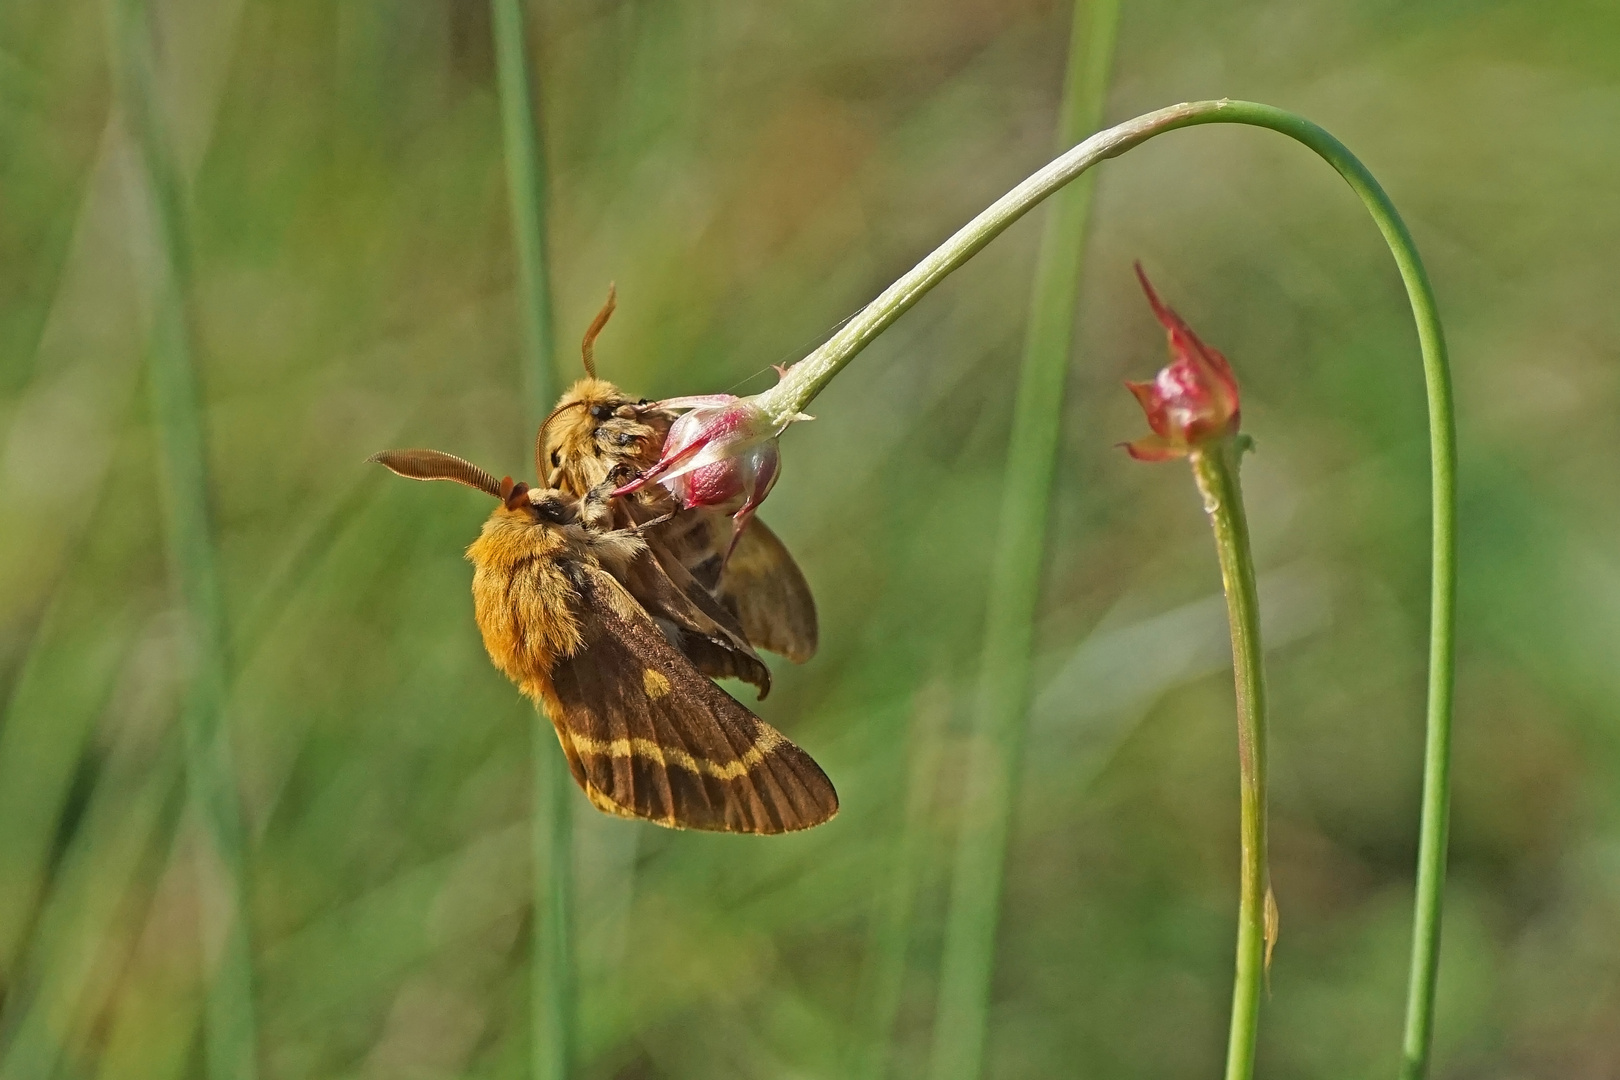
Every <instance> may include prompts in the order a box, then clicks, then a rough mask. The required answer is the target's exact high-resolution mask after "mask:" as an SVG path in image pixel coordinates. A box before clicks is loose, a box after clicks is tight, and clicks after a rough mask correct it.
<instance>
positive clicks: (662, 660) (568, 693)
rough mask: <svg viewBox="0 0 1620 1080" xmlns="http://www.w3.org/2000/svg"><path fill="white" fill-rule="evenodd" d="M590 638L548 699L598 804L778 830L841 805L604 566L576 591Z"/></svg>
mask: <svg viewBox="0 0 1620 1080" xmlns="http://www.w3.org/2000/svg"><path fill="white" fill-rule="evenodd" d="M579 596H580V609H581V610H580V626H581V630H582V632H583V641H582V644H581V646H580V648H579V649H578V650H576V651H575V653H574V654H573V655H572V656H570V657H565V658H562V659H559V660H558V661H557V662H556V664H555V665H554V666H553V668H552V671H551V682H552V694H553V695H554V697H555V701H548V702H547V704H548V706H549V707H550V711H551V714H552V721H553V723H554V724H555V725H556V728H557V735H558V738H559V739H560V740H561V742H562V746H563V752H564V753H565V754H566V755H567V757H568V764H569V767H570V768H571V769H572V770H573V773H574V779H576V780H577V781H579V784H580V786H581V787H582V788H584V789H585V794H586V796H587V797H589V798H590V800H591V802H592V803H594V804H595V805H596V806H597V807H599V808H600V809H603V810H606V811H607V812H609V813H613V814H619V815H621V816H625V817H637V818H645V819H647V820H648V821H653V822H656V823H658V824H660V825H666V826H669V827H671V828H679V829H708V830H714V831H719V832H740V833H781V832H793V831H795V830H798V829H807V828H809V827H811V826H812V825H819V824H821V823H822V822H824V821H826V820H828V819H829V818H831V817H832V816H833V815H834V814H836V813H837V812H838V795H837V793H836V792H834V791H833V786H832V783H831V782H830V781H828V779H827V776H826V774H825V773H823V772H822V771H821V769H820V767H818V766H817V765H816V763H815V762H814V761H813V760H811V758H810V755H808V754H806V753H805V752H804V751H803V750H801V749H799V748H798V747H797V746H795V745H794V744H793V743H791V742H789V741H788V739H787V738H786V737H785V736H783V735H782V733H781V732H779V731H777V730H776V729H775V728H772V727H771V726H770V725H768V724H766V723H765V722H764V721H763V720H761V719H759V717H757V716H755V715H754V714H753V713H751V712H749V711H748V710H747V709H745V708H744V707H743V706H742V705H740V704H739V703H738V702H737V701H736V700H735V699H733V698H732V697H731V696H730V695H728V694H727V693H726V692H725V691H723V690H721V689H720V688H719V687H718V686H716V685H715V684H714V683H712V682H710V681H709V679H708V678H706V677H705V676H703V675H702V674H700V673H699V672H698V671H697V669H696V668H694V667H693V666H692V665H691V664H690V663H688V662H687V661H686V659H685V658H684V657H683V656H681V654H680V653H678V652H676V651H675V649H674V647H673V646H671V645H670V644H669V642H668V641H667V640H665V638H664V636H663V635H662V634H661V633H659V631H658V629H657V628H656V627H655V626H654V625H653V623H652V621H651V619H650V618H647V617H645V616H643V615H642V614H641V613H640V612H639V611H637V610H635V607H634V604H633V602H632V601H631V600H630V597H629V596H628V595H627V594H625V593H624V592H623V589H622V587H621V586H620V585H619V584H618V582H617V581H615V580H614V579H613V578H611V577H609V576H608V575H607V574H606V573H605V572H600V571H595V570H590V571H587V572H586V573H585V574H583V575H582V578H581V581H580V588H579Z"/></svg>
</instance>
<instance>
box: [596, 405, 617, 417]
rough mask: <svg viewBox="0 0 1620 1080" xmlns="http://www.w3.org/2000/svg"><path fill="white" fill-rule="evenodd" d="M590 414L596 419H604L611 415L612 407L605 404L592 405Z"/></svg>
mask: <svg viewBox="0 0 1620 1080" xmlns="http://www.w3.org/2000/svg"><path fill="white" fill-rule="evenodd" d="M591 415H592V416H593V417H595V418H596V419H598V420H606V419H607V418H608V417H610V416H612V415H613V409H612V408H611V407H610V406H607V405H592V406H591Z"/></svg>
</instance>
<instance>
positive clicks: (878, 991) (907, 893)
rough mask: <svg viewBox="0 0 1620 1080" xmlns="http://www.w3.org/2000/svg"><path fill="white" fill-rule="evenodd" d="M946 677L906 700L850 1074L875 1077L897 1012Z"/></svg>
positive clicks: (860, 1079) (929, 821)
mask: <svg viewBox="0 0 1620 1080" xmlns="http://www.w3.org/2000/svg"><path fill="white" fill-rule="evenodd" d="M947 693H948V691H947V688H946V684H944V683H943V682H938V681H936V682H932V683H929V684H927V685H925V686H923V687H922V688H920V689H919V690H918V692H917V694H916V696H915V698H914V700H913V704H912V715H911V730H910V734H909V737H908V738H907V739H906V740H905V744H904V745H903V746H902V747H900V749H901V751H902V755H901V761H900V763H899V764H897V769H898V770H900V771H903V772H904V773H905V776H906V787H905V802H904V806H903V809H902V814H901V819H900V827H899V828H898V829H897V830H896V836H895V840H894V844H893V848H892V855H891V857H890V860H889V873H888V877H887V880H886V881H885V882H884V889H883V891H882V892H881V894H880V895H879V897H878V902H877V904H876V905H874V912H873V919H872V935H871V944H870V947H869V948H868V950H867V966H866V969H865V970H864V971H863V972H862V982H863V984H864V985H863V986H862V988H861V989H862V992H861V994H860V996H859V999H858V1000H859V1001H860V1002H861V1003H862V1005H863V1011H864V1015H863V1017H862V1019H863V1024H862V1028H863V1033H862V1034H863V1037H862V1038H861V1040H860V1043H859V1044H858V1046H857V1047H856V1049H855V1053H854V1054H853V1055H852V1062H853V1065H852V1068H851V1069H850V1070H849V1075H850V1076H851V1077H853V1078H855V1080H882V1078H883V1077H884V1076H886V1075H888V1073H889V1070H890V1067H891V1064H892V1061H891V1059H892V1057H893V1041H894V1026H895V1022H896V1021H897V1020H898V1019H899V1016H900V1007H901V1004H902V1000H903V997H904V991H905V981H906V958H907V956H908V954H909V952H910V948H911V939H912V927H913V921H914V916H915V914H916V906H917V890H918V887H919V883H920V882H921V880H922V878H923V876H924V874H925V872H926V867H927V862H928V860H927V854H928V851H927V849H928V842H929V839H930V836H931V835H932V831H933V826H934V821H933V819H934V813H933V811H934V791H935V781H936V778H937V777H938V774H939V763H940V757H941V754H942V752H943V750H944V738H943V735H944V728H945V720H946V717H947V716H948V714H949V711H950V709H949V701H948V698H947Z"/></svg>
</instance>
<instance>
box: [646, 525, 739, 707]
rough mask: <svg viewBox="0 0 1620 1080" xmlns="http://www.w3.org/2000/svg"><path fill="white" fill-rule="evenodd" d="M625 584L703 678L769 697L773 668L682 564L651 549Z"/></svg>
mask: <svg viewBox="0 0 1620 1080" xmlns="http://www.w3.org/2000/svg"><path fill="white" fill-rule="evenodd" d="M621 584H623V585H624V586H625V588H627V589H628V590H629V591H630V595H631V596H632V597H634V598H635V600H636V602H637V603H638V604H640V605H641V607H642V609H643V610H645V611H646V612H647V614H649V615H651V616H652V617H653V619H654V620H656V622H657V625H658V628H659V629H660V630H662V631H663V632H664V636H665V637H666V638H668V639H669V640H670V641H671V642H672V643H673V644H674V646H675V648H676V649H677V650H679V651H680V652H681V653H682V654H684V655H685V656H686V658H687V659H688V660H690V661H691V662H692V663H693V664H694V665H695V666H696V667H697V669H698V670H699V671H701V672H702V673H703V674H705V675H710V676H713V677H714V678H717V679H724V678H731V679H741V680H742V681H744V682H747V683H752V684H753V685H754V687H755V689H757V690H758V691H759V696H760V698H761V699H764V697H765V696H766V695H767V694H769V693H770V692H771V669H770V668H768V667H766V666H765V662H764V661H763V660H761V659H760V658H759V653H757V652H755V651H754V648H753V646H752V645H750V644H749V643H748V639H747V638H746V637H745V636H744V635H743V631H742V627H741V625H739V624H738V622H737V619H736V616H734V615H733V614H732V613H731V612H729V611H727V610H726V609H725V608H724V607H722V606H721V605H720V603H719V601H717V600H715V599H714V597H712V596H710V595H709V594H708V592H707V591H705V590H704V589H703V587H702V586H700V585H699V584H698V583H697V582H696V581H694V580H693V579H692V576H691V575H690V574H688V573H687V572H686V569H685V567H683V566H681V564H680V563H679V562H678V561H676V560H675V559H673V558H671V557H669V556H668V555H667V554H666V553H664V552H662V551H661V550H659V549H657V548H652V549H651V550H649V551H648V552H647V553H646V554H644V555H643V556H641V557H640V558H638V559H636V560H635V562H634V563H632V564H631V566H630V567H629V570H628V572H627V573H626V574H625V576H624V577H623V578H622V579H621Z"/></svg>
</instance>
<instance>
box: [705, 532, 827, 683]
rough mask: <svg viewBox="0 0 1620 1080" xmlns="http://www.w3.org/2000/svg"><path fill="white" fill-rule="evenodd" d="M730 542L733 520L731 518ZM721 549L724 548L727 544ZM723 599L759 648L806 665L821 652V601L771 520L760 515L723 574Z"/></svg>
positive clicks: (742, 537) (743, 538)
mask: <svg viewBox="0 0 1620 1080" xmlns="http://www.w3.org/2000/svg"><path fill="white" fill-rule="evenodd" d="M725 525H726V527H727V535H726V537H725V542H726V543H730V539H731V538H730V535H729V529H730V525H731V522H730V520H729V519H727V520H725ZM719 550H721V551H724V550H725V548H724V547H721V548H720V549H719ZM718 592H719V599H720V602H721V603H722V604H724V605H725V606H726V607H727V608H728V609H730V610H731V612H732V614H734V615H736V616H737V621H738V622H739V623H741V624H742V628H743V634H744V635H745V636H746V637H747V638H748V640H749V641H750V642H752V643H753V645H754V647H755V648H756V649H765V650H767V651H769V652H773V653H777V654H778V655H780V656H785V657H787V658H788V659H789V660H792V661H793V662H794V663H795V664H802V663H804V662H805V661H806V660H808V659H810V658H811V657H812V656H814V655H815V654H816V645H817V638H818V631H817V627H816V602H815V600H814V599H813V598H812V597H811V595H810V586H809V584H808V583H806V582H805V580H804V574H803V572H802V571H800V569H799V565H798V564H797V563H795V562H794V561H793V556H792V555H790V554H788V549H787V546H786V545H785V544H783V543H782V541H781V540H779V539H777V536H776V534H775V533H773V532H771V530H770V529H768V528H766V527H765V523H764V522H763V521H760V520H759V519H758V518H754V519H753V520H752V521H750V522H749V523H748V527H747V528H746V529H744V530H743V534H742V536H741V537H739V538H738V540H737V550H735V551H733V552H732V553H731V561H730V562H728V563H726V569H725V572H724V573H723V574H721V576H720V586H719V590H718Z"/></svg>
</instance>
